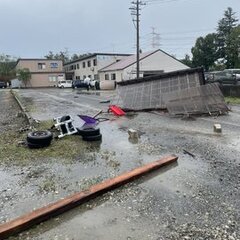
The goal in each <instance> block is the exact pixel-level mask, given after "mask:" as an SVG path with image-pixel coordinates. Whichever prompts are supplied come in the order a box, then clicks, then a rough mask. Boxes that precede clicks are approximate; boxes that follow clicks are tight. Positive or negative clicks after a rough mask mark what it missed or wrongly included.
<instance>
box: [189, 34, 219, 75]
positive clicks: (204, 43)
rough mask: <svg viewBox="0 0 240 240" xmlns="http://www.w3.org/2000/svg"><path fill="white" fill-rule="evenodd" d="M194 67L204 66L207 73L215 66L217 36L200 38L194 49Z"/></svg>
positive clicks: (211, 35)
mask: <svg viewBox="0 0 240 240" xmlns="http://www.w3.org/2000/svg"><path fill="white" fill-rule="evenodd" d="M191 51H192V55H193V57H192V66H193V67H199V66H203V67H204V69H205V70H206V71H208V70H209V68H211V67H212V66H213V65H214V62H215V61H216V59H217V46H216V34H215V33H210V34H208V35H207V36H206V37H199V38H198V39H197V40H196V43H195V46H194V47H193V48H192V50H191Z"/></svg>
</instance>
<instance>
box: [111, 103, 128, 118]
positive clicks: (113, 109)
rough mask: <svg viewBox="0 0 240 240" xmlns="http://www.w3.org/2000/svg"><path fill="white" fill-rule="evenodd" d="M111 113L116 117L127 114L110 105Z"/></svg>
mask: <svg viewBox="0 0 240 240" xmlns="http://www.w3.org/2000/svg"><path fill="white" fill-rule="evenodd" d="M108 111H109V112H112V113H113V114H114V115H115V116H124V115H125V114H126V113H125V112H124V111H123V110H122V109H121V108H120V107H118V106H116V105H110V106H109V109H108Z"/></svg>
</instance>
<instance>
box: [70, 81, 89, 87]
mask: <svg viewBox="0 0 240 240" xmlns="http://www.w3.org/2000/svg"><path fill="white" fill-rule="evenodd" d="M72 88H87V84H86V83H85V82H84V80H74V81H73V82H72Z"/></svg>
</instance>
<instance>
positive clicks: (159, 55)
mask: <svg viewBox="0 0 240 240" xmlns="http://www.w3.org/2000/svg"><path fill="white" fill-rule="evenodd" d="M187 68H189V67H188V66H186V65H185V64H183V63H181V62H180V61H178V60H177V59H175V58H174V57H172V56H170V55H169V54H167V53H166V52H164V51H162V50H160V49H158V50H154V51H150V52H145V53H142V54H140V77H145V76H150V75H155V74H160V73H163V72H172V71H178V70H183V69H187ZM99 77H100V81H108V80H110V81H111V80H112V81H116V82H121V81H125V80H130V79H134V78H136V55H131V56H127V57H124V58H122V60H121V61H118V62H115V63H113V64H111V65H109V66H107V67H105V68H102V69H101V70H100V71H99Z"/></svg>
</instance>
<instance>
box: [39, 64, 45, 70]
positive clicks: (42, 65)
mask: <svg viewBox="0 0 240 240" xmlns="http://www.w3.org/2000/svg"><path fill="white" fill-rule="evenodd" d="M38 69H39V70H42V69H46V63H38Z"/></svg>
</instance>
